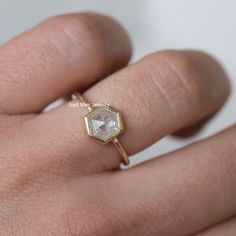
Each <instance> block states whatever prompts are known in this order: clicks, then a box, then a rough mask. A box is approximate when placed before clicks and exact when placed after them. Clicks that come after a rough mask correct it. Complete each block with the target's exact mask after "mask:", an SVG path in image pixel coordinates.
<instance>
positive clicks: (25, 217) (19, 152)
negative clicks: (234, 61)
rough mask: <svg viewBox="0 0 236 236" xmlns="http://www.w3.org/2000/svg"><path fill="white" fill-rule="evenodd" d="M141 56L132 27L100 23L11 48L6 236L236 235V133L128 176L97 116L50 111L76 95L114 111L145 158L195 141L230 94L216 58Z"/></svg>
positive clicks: (60, 23) (25, 38)
mask: <svg viewBox="0 0 236 236" xmlns="http://www.w3.org/2000/svg"><path fill="white" fill-rule="evenodd" d="M130 56H131V43H130V41H129V38H128V36H127V34H126V33H125V32H124V30H123V29H122V28H121V26H120V25H119V24H118V23H116V22H115V21H114V20H112V19H110V18H108V17H105V16H100V15H96V14H91V13H84V14H81V13H80V14H73V15H67V16H60V17H54V18H51V19H49V20H46V21H45V22H43V23H42V24H40V25H39V26H37V27H36V28H34V29H32V30H30V31H28V32H26V33H24V34H23V35H21V36H19V37H17V38H15V39H13V40H12V41H10V42H8V43H6V44H5V45H3V46H2V47H1V48H0V65H1V66H0V113H1V116H0V158H1V164H0V235H1V236H5V235H13V236H14V235H21V236H22V235H23V236H24V235H26V236H29V235H30V236H35V235H40V236H41V235H42V236H44V235H49V236H51V235H57V236H60V235H62V236H64V235H68V236H70V235H73V236H74V235H78V236H96V235H99V236H100V235H101V236H106V235H107V236H110V235H111V236H116V235H122V236H123V235H125V236H133V235H135V236H149V235H150V236H152V235H153V236H156V235H160V236H173V235H174V236H184V235H198V236H212V235H214V236H221V235H224V236H231V235H232V236H233V235H236V218H234V216H235V214H236V188H235V181H236V157H235V151H236V141H235V140H236V126H235V127H231V128H229V129H227V130H225V131H222V133H220V134H217V135H215V136H214V137H211V138H208V139H206V140H203V141H201V142H198V143H195V144H193V145H191V146H188V147H186V148H183V149H181V150H178V151H176V152H172V153H170V154H166V155H164V156H162V157H159V158H156V159H154V160H151V161H148V162H146V163H143V164H140V165H138V166H136V167H133V168H130V169H127V170H124V171H121V170H119V163H120V161H121V160H120V156H119V154H118V153H117V151H116V150H115V148H114V147H113V146H112V145H107V146H104V145H101V144H100V143H97V142H96V141H94V140H91V139H90V138H89V137H87V135H86V132H85V127H84V122H83V117H84V115H86V114H87V110H86V109H85V108H72V107H69V106H68V103H66V104H64V105H62V106H60V107H58V108H56V109H54V110H51V111H49V112H44V113H43V112H42V110H43V109H44V108H45V107H46V106H47V105H48V104H50V103H51V102H53V101H54V100H56V99H58V98H60V97H64V96H66V95H68V94H70V93H72V92H73V91H75V90H79V91H83V93H84V96H85V97H86V99H87V100H88V101H93V102H95V103H99V102H109V103H110V104H112V105H113V106H114V107H116V108H117V109H118V110H121V111H122V113H123V115H124V117H125V124H126V132H125V133H124V134H123V135H122V136H121V137H120V140H121V142H122V143H123V144H124V147H125V148H126V150H127V152H128V153H129V154H134V153H137V152H138V151H141V150H143V149H144V148H146V147H148V146H149V145H151V144H153V143H154V142H156V141H158V140H159V139H161V138H162V137H164V136H166V135H168V134H173V133H175V134H176V135H179V136H183V135H185V136H186V135H191V134H193V133H194V131H196V127H200V126H201V125H202V123H203V122H206V120H208V119H209V117H211V116H213V115H214V114H215V113H216V112H217V111H218V110H219V109H220V108H221V106H222V105H223V104H224V102H225V101H226V99H227V97H228V95H229V91H230V86H229V81H228V78H227V75H226V74H225V72H224V70H223V69H222V67H221V66H220V65H219V63H217V62H216V60H215V59H213V58H212V57H210V56H208V55H207V54H205V53H202V52H197V51H164V52H157V53H154V54H152V55H149V56H147V57H145V58H143V59H141V60H140V61H138V62H136V63H134V64H132V65H129V66H128V65H127V64H128V62H129V59H130ZM101 79H103V80H101ZM150 124H152V125H150ZM190 127H195V128H190ZM183 130H184V131H183Z"/></svg>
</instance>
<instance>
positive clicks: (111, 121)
mask: <svg viewBox="0 0 236 236" xmlns="http://www.w3.org/2000/svg"><path fill="white" fill-rule="evenodd" d="M74 96H75V97H76V99H78V100H79V101H80V102H81V103H82V104H84V105H86V107H87V108H88V110H89V113H88V114H87V115H86V116H85V117H84V120H85V125H86V129H87V133H88V135H89V136H90V137H92V138H94V139H96V140H98V141H100V142H101V143H103V144H107V143H109V142H112V143H113V144H114V145H115V147H116V149H117V150H118V151H119V152H120V154H121V156H122V159H123V163H124V164H125V165H128V164H129V157H128V155H127V153H126V151H125V150H124V148H123V146H122V145H121V143H120V141H119V140H118V136H119V135H120V134H121V133H123V132H124V131H125V127H124V122H123V120H122V115H121V112H119V111H118V110H116V109H115V108H113V107H111V106H97V107H94V106H92V105H90V104H88V103H87V102H86V100H85V98H84V97H83V96H82V95H81V94H80V93H79V92H75V93H74Z"/></svg>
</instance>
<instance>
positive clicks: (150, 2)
mask: <svg viewBox="0 0 236 236" xmlns="http://www.w3.org/2000/svg"><path fill="white" fill-rule="evenodd" d="M235 9H236V2H235V1H234V0H224V1H220V0H219V1H216V0H195V1H193V0H178V1H176V0H90V1H88V0H83V1H82V0H59V1H58V0H40V1H32V0H20V1H16V0H7V1H4V0H0V43H4V42H5V41H7V40H8V39H9V38H11V37H13V36H15V35H16V34H18V33H20V32H22V31H24V30H26V29H28V28H30V27H32V26H33V25H35V24H36V23H38V22H39V21H41V20H43V19H45V18H46V17H48V16H52V15H57V14H61V13H66V12H77V11H83V10H88V11H98V12H103V13H107V14H109V15H111V16H113V17H115V18H116V19H118V20H119V21H120V22H122V23H123V25H124V26H125V27H126V29H127V30H128V32H129V33H130V35H131V38H132V40H133V43H134V49H135V51H134V57H133V60H137V59H138V58H140V57H142V56H143V55H145V54H148V53H150V52H153V51H157V50H162V49H167V48H168V49H169V48H172V49H182V48H194V49H202V50H205V51H207V52H209V53H211V54H212V55H214V56H216V57H217V58H218V60H220V61H221V62H222V63H223V64H224V65H225V68H226V70H227V72H228V74H229V76H230V77H231V80H232V86H234V85H235V83H236V79H235V78H236V60H235V58H236V57H235V51H236V45H235V43H236V14H235ZM0 66H1V65H0ZM233 92H234V91H233ZM235 104H236V94H234V95H232V96H231V98H230V100H229V102H228V104H227V106H226V107H225V108H224V109H223V110H222V111H221V112H220V113H219V114H218V115H217V116H216V117H215V118H214V120H213V121H212V122H211V123H210V124H209V125H208V126H207V127H206V128H205V129H204V130H203V131H202V132H201V134H199V135H197V136H195V137H194V138H192V139H191V140H190V141H189V142H192V141H194V140H197V139H201V138H205V137H207V136H209V135H212V134H214V133H215V132H218V131H220V130H222V129H223V128H225V127H227V126H230V125H232V124H233V123H234V122H235V120H236V107H235ZM186 143H187V142H186V140H184V141H183V140H182V141H181V140H177V139H174V138H165V139H163V140H161V141H160V142H159V143H158V144H156V145H154V146H152V147H151V148H149V149H148V150H147V151H145V152H144V153H142V154H140V155H137V157H136V158H134V159H133V163H137V162H139V161H141V160H143V159H144V158H151V157H154V156H155V155H158V154H161V153H164V152H166V151H170V150H173V149H176V148H178V147H180V146H183V145H185V144H186Z"/></svg>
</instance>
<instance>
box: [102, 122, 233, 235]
mask: <svg viewBox="0 0 236 236" xmlns="http://www.w3.org/2000/svg"><path fill="white" fill-rule="evenodd" d="M235 137H236V126H234V127H233V128H230V129H228V130H226V131H224V132H223V133H221V134H218V135H216V136H214V137H212V138H209V139H207V140H205V141H202V142H200V143H196V144H193V145H191V146H189V147H187V148H184V149H181V150H179V151H176V152H173V153H170V154H168V155H165V156H163V157H161V158H158V159H156V160H153V161H150V162H147V163H145V164H143V165H139V166H137V167H134V168H131V169H130V170H126V171H124V172H117V173H116V174H114V175H113V178H114V180H113V181H112V183H113V184H114V186H117V187H114V190H111V195H110V196H109V199H110V201H112V202H108V205H112V204H113V203H114V202H115V203H116V206H117V208H116V209H115V214H116V215H120V216H121V217H120V220H121V221H119V225H123V227H124V228H125V225H130V224H132V222H135V223H136V226H137V227H136V228H135V229H134V231H133V232H130V231H129V232H130V235H145V233H144V232H149V233H150V235H163V236H166V235H175V236H179V235H181V236H183V235H192V234H193V233H196V232H199V231H201V230H203V229H205V228H208V227H210V226H212V225H215V224H217V223H219V222H222V221H224V220H226V219H228V218H230V217H233V216H234V215H235V213H236V189H235V181H236V172H235V169H236V159H235V151H236V145H235ZM110 178H112V177H110ZM112 183H111V185H112ZM119 183H120V184H119ZM117 193H119V194H117ZM109 199H105V200H104V201H106V200H109ZM127 212H129V215H128V218H127V217H124V215H126V214H127ZM122 216H123V218H122ZM110 217H111V218H112V216H110ZM122 219H124V221H123V220H122ZM111 227H112V226H111ZM114 227H116V226H114ZM147 230H148V231H147ZM120 234H121V235H122V232H121V233H120Z"/></svg>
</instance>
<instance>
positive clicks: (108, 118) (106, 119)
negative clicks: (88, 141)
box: [87, 107, 122, 142]
mask: <svg viewBox="0 0 236 236" xmlns="http://www.w3.org/2000/svg"><path fill="white" fill-rule="evenodd" d="M87 121H88V126H89V132H90V135H91V136H92V137H96V138H98V139H99V140H101V141H103V142H107V141H108V140H109V139H110V138H111V137H112V136H113V135H114V134H117V133H119V132H120V131H121V130H122V127H121V117H120V114H119V112H117V111H115V110H111V109H109V108H106V107H103V108H100V109H96V110H95V111H94V112H92V113H91V115H88V116H87Z"/></svg>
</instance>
